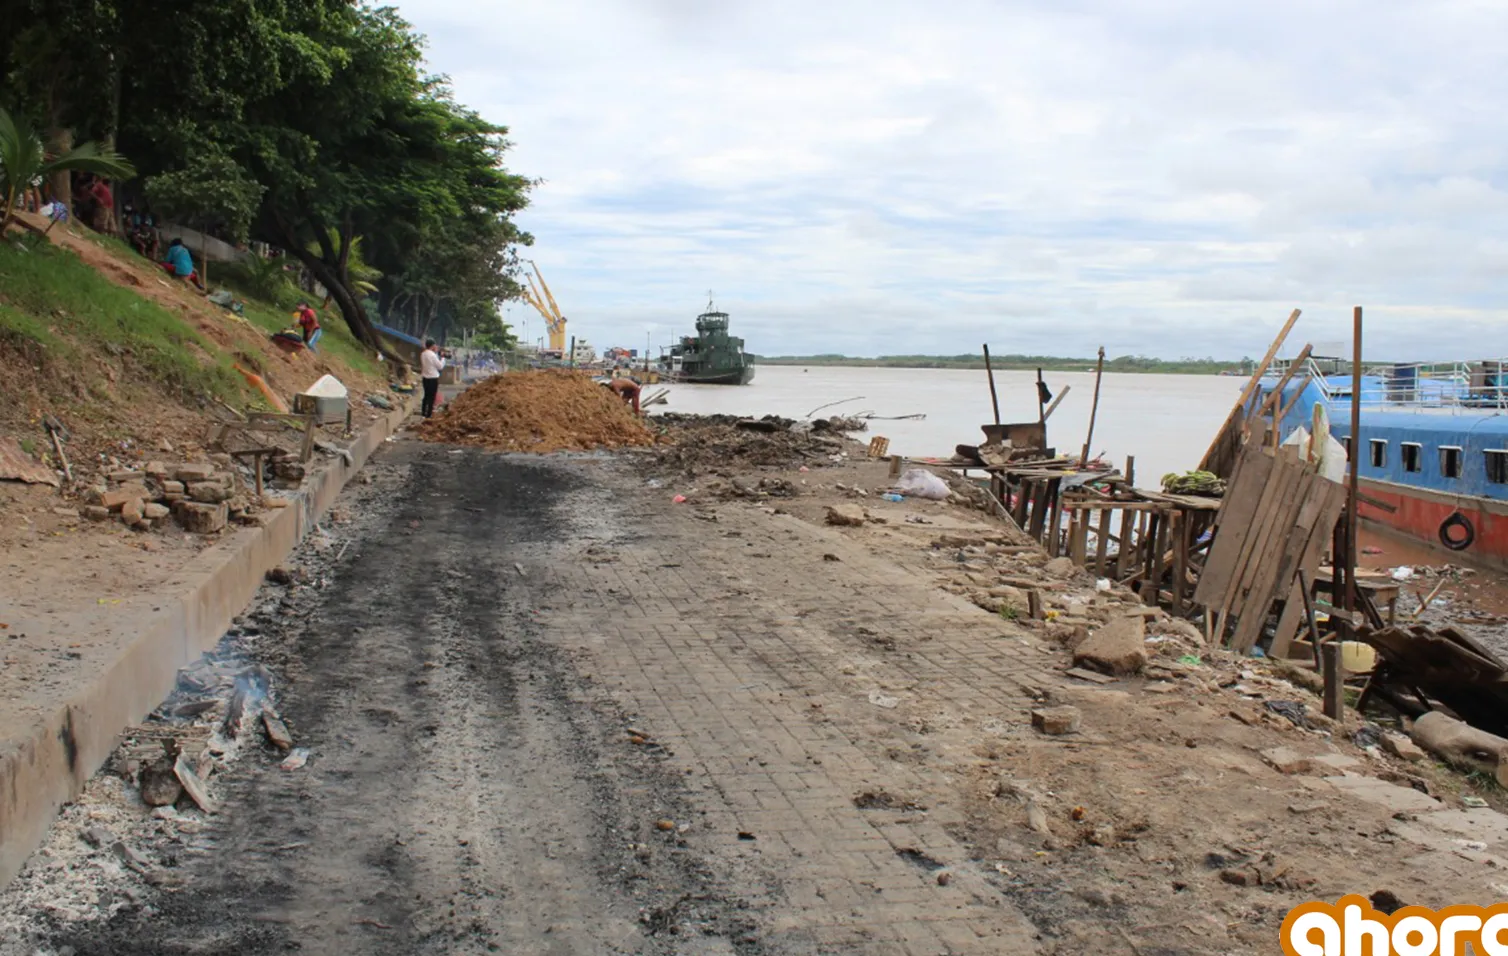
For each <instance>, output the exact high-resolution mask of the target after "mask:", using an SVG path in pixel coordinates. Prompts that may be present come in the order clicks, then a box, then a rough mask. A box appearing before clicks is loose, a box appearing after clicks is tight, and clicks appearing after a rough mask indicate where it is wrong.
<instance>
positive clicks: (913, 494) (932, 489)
mask: <svg viewBox="0 0 1508 956" xmlns="http://www.w3.org/2000/svg"><path fill="white" fill-rule="evenodd" d="M895 490H896V491H898V492H900V493H901V494H903V495H905V496H906V497H908V498H925V499H928V500H930V501H945V500H947V497H948V495H949V494H951V492H950V491H949V490H948V483H947V482H946V481H943V480H942V479H941V478H939V477H937V476H936V475H934V474H933V473H932V472H930V471H927V470H926V469H925V468H910V469H907V470H906V473H905V474H903V475H901V477H900V479H899V480H898V481H897V482H896V483H895Z"/></svg>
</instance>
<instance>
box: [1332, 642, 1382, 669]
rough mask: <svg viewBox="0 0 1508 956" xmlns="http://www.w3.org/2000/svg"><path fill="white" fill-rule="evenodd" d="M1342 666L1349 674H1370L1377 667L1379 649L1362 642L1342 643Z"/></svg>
mask: <svg viewBox="0 0 1508 956" xmlns="http://www.w3.org/2000/svg"><path fill="white" fill-rule="evenodd" d="M1340 664H1341V666H1342V667H1344V668H1345V669H1346V673H1348V674H1370V673H1371V672H1372V668H1374V667H1376V666H1377V649H1376V648H1374V647H1373V646H1372V645H1370V644H1363V643H1362V642H1361V641H1342V642H1341V645H1340Z"/></svg>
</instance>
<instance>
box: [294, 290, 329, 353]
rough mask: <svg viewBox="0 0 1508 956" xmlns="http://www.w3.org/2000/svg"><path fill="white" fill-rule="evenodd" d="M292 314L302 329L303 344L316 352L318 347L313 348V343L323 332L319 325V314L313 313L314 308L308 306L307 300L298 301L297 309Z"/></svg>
mask: <svg viewBox="0 0 1508 956" xmlns="http://www.w3.org/2000/svg"><path fill="white" fill-rule="evenodd" d="M293 315H294V317H295V318H297V319H298V327H299V328H301V329H303V330H304V345H305V346H307V347H308V349H309V351H311V352H318V351H319V349H317V348H315V347H314V344H315V343H316V342H318V341H319V337H320V336H321V335H323V334H324V330H323V329H321V328H320V327H319V316H317V315H315V314H314V310H313V309H312V308H310V307H309V303H307V302H300V303H299V304H298V311H297V312H294V313H293Z"/></svg>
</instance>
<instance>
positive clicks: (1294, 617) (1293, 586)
mask: <svg viewBox="0 0 1508 956" xmlns="http://www.w3.org/2000/svg"><path fill="white" fill-rule="evenodd" d="M1303 623H1304V596H1303V595H1302V594H1300V593H1299V579H1298V577H1297V576H1294V578H1293V580H1292V581H1290V582H1289V583H1288V597H1287V599H1286V600H1284V602H1283V613H1282V614H1280V615H1278V629H1277V630H1276V631H1274V632H1273V636H1272V646H1271V647H1270V648H1269V649H1268V651H1267V656H1268V657H1273V658H1277V659H1278V660H1287V658H1288V650H1289V648H1291V647H1292V646H1293V638H1294V636H1295V635H1296V634H1298V632H1299V625H1301V624H1303Z"/></svg>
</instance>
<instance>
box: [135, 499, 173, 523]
mask: <svg viewBox="0 0 1508 956" xmlns="http://www.w3.org/2000/svg"><path fill="white" fill-rule="evenodd" d="M141 513H142V517H144V518H150V519H152V520H154V521H155V520H157V519H158V518H166V517H167V516H168V506H167V505H160V504H158V503H157V502H155V501H154V502H151V503H150V504H146V505H143V506H142V509H141Z"/></svg>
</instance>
